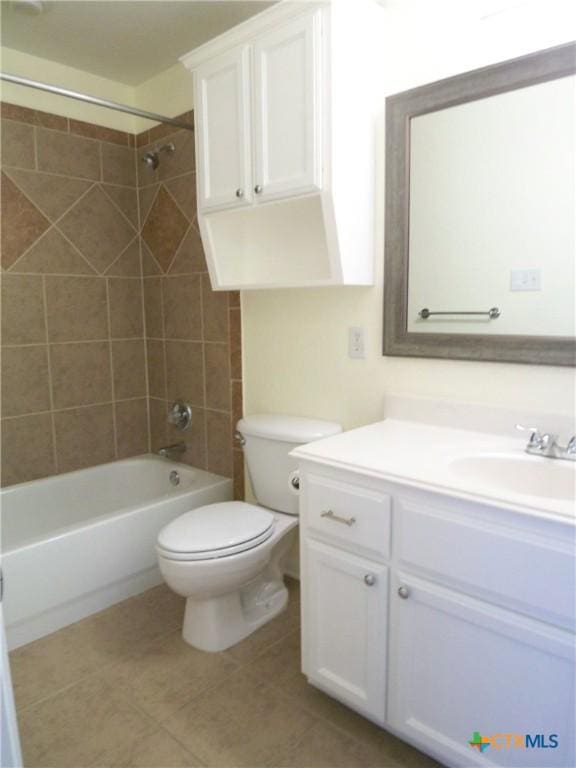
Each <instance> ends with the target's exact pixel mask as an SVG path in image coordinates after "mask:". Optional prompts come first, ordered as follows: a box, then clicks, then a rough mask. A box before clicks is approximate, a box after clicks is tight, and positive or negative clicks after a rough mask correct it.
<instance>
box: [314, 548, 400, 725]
mask: <svg viewBox="0 0 576 768" xmlns="http://www.w3.org/2000/svg"><path fill="white" fill-rule="evenodd" d="M305 546H306V551H305V561H306V579H307V584H308V588H307V591H306V592H307V598H306V613H305V615H306V619H305V624H306V628H305V635H304V637H305V640H304V658H305V659H306V663H305V670H304V671H305V672H306V674H307V676H308V679H309V680H310V682H312V683H314V684H315V685H317V686H318V687H320V688H322V689H323V690H325V691H326V692H327V693H330V694H332V695H333V696H335V697H336V698H338V699H340V700H341V701H343V702H345V703H348V704H350V705H352V706H353V707H354V708H355V709H357V710H358V711H359V712H362V713H364V714H366V715H367V716H369V717H371V718H372V719H373V720H375V721H376V722H378V723H382V724H383V723H384V715H385V711H384V708H385V700H384V697H383V696H382V691H383V689H384V686H385V684H386V624H387V613H388V610H387V608H388V568H387V567H386V566H385V565H382V564H381V563H374V562H371V561H370V560H366V559H365V558H360V557H356V556H355V555H352V554H350V553H348V552H343V551H342V550H339V549H335V548H334V547H329V546H326V545H325V544H322V543H321V542H317V541H314V540H310V541H308V542H307V543H306V545H305Z"/></svg>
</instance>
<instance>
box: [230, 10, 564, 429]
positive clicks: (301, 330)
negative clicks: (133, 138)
mask: <svg viewBox="0 0 576 768" xmlns="http://www.w3.org/2000/svg"><path fill="white" fill-rule="evenodd" d="M415 5H416V6H418V4H415ZM428 5H431V4H428ZM461 5H463V4H461ZM466 5H468V4H466ZM419 6H420V8H419V10H418V16H410V15H408V14H402V13H401V12H400V11H399V10H393V11H390V12H389V13H388V20H387V30H388V34H387V37H386V39H384V40H383V41H382V45H383V51H384V52H385V61H384V62H383V63H382V65H381V67H382V73H383V76H382V96H383V98H384V96H385V95H386V94H387V93H393V92H397V91H400V90H404V89H406V88H410V87H413V86H415V85H420V84H422V83H425V82H431V81H433V80H436V79H439V78H441V77H447V76H450V75H453V74H456V73H458V72H460V71H465V70H468V69H473V68H475V67H479V66H482V65H486V64H490V63H494V62H496V61H499V60H504V59H506V58H512V57H514V56H520V55H522V54H524V53H527V52H529V51H531V50H538V49H542V48H546V47H549V46H552V45H555V44H560V43H562V42H566V41H567V40H569V39H570V38H569V34H570V32H569V27H568V26H567V24H566V20H565V19H564V20H563V18H562V17H561V16H560V15H556V16H554V14H552V13H548V14H547V15H546V9H545V8H544V9H543V11H542V13H543V15H538V14H535V12H533V11H526V13H527V14H529V15H527V16H526V17H525V18H524V17H520V16H518V15H514V14H513V13H512V12H509V13H504V14H500V15H499V16H494V17H493V18H491V19H490V20H487V21H483V22H479V21H475V20H471V19H470V18H469V17H465V18H461V19H458V18H451V19H450V22H451V23H450V24H448V23H447V21H446V19H442V18H440V17H437V16H435V15H434V13H435V12H436V11H435V10H432V9H431V10H430V11H429V14H430V15H429V16H428V17H427V15H426V14H427V11H426V4H422V3H421V4H419ZM434 6H435V9H436V10H437V8H436V4H434ZM462 12H463V10H462ZM555 22H557V24H556V23H555ZM566 30H568V31H566ZM382 125H383V124H382V123H381V125H380V127H379V129H378V135H377V144H378V147H379V149H380V158H379V164H378V168H377V178H378V197H377V202H376V210H377V213H378V223H377V226H378V243H377V252H376V256H375V258H376V263H377V267H378V274H377V281H376V285H375V286H374V287H373V288H341V289H324V290H284V291H262V292H257V291H252V292H245V293H243V295H242V307H243V322H244V376H245V408H246V412H247V413H256V412H261V411H263V412H266V411H268V412H285V413H292V414H302V415H306V416H317V417H324V418H329V419H336V420H338V421H341V422H342V424H343V425H344V427H345V428H350V427H354V426H358V425H361V424H365V423H369V422H372V421H375V420H378V419H380V418H381V416H382V407H383V396H384V394H385V393H386V392H405V393H411V394H417V395H423V396H438V397H444V398H454V399H459V400H464V401H476V402H482V403H489V404H491V403H493V404H499V405H500V404H502V405H515V406H518V407H526V408H529V409H532V408H533V409H548V410H550V409H555V410H565V411H571V410H573V408H574V374H573V371H572V370H571V369H562V368H553V367H537V366H527V365H507V364H496V363H476V362H464V361H442V360H426V359H417V358H413V359H408V358H405V359H402V358H393V357H382V355H381V351H380V350H381V344H382V284H383V212H384V196H383V194H384V188H383V178H384V176H383V174H384V159H383V157H382V154H383V145H384V132H383V127H382ZM350 326H363V327H364V328H365V330H366V359H365V360H351V359H349V358H348V356H347V333H348V328H349V327H350ZM511 428H512V425H511Z"/></svg>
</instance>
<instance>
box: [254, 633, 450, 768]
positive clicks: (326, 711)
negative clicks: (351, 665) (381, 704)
mask: <svg viewBox="0 0 576 768" xmlns="http://www.w3.org/2000/svg"><path fill="white" fill-rule="evenodd" d="M245 669H246V671H247V672H248V673H249V674H253V675H255V676H256V677H257V678H258V679H260V680H262V681H267V683H268V684H269V685H271V686H272V687H274V688H275V689H277V690H278V691H279V692H280V693H282V694H283V695H284V696H286V697H288V699H289V700H290V701H293V702H295V703H296V702H297V703H298V705H299V706H301V707H302V708H304V709H305V710H306V711H307V712H309V713H310V715H311V716H314V717H316V718H319V719H322V720H324V721H327V722H329V723H330V724H331V725H333V726H334V727H336V728H338V729H340V730H342V731H345V732H346V734H347V735H348V736H350V737H352V738H353V739H355V740H356V741H358V742H361V743H362V744H365V745H366V746H367V747H370V748H371V749H372V750H373V751H374V752H375V753H376V754H377V755H378V758H379V759H380V760H381V761H383V762H382V765H388V764H390V765H394V764H395V762H394V761H396V762H397V763H398V764H399V765H401V766H403V767H405V768H434V766H437V765H438V763H436V762H435V761H434V760H432V759H431V758H429V757H427V756H426V755H423V754H422V753H421V752H419V751H418V750H416V749H414V748H413V747H411V746H409V745H408V744H406V743H405V742H403V741H401V740H400V739H397V738H396V737H395V736H392V735H391V734H390V733H388V732H387V731H385V730H384V729H383V728H380V727H379V726H377V725H375V724H374V723H372V722H370V720H367V719H366V718H365V717H362V716H361V715H359V714H357V713H356V712H354V711H353V710H351V709H349V708H348V707H345V706H344V705H343V704H340V702H338V701H336V699H333V698H331V697H330V696H327V695H326V694H324V693H322V691H320V690H318V689H317V688H315V687H314V686H312V685H310V684H309V683H308V681H307V679H306V677H305V675H303V674H302V672H301V655H300V633H299V632H298V631H296V632H292V633H291V634H290V635H288V636H287V637H285V638H284V639H282V640H280V641H279V642H278V643H276V644H275V645H273V646H272V647H270V648H268V649H267V650H266V651H264V652H263V653H262V654H261V655H260V656H258V657H257V658H255V659H254V660H253V661H252V663H251V664H249V665H248V666H247V667H246V668H245Z"/></svg>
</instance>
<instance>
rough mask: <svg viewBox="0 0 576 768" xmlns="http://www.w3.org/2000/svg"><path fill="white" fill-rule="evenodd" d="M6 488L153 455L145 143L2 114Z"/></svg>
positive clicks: (18, 112) (48, 118) (23, 113)
mask: <svg viewBox="0 0 576 768" xmlns="http://www.w3.org/2000/svg"><path fill="white" fill-rule="evenodd" d="M2 118H3V119H2V158H1V159H2V188H1V195H2V255H1V266H2V276H1V281H2V317H1V319H2V322H1V338H2V464H1V469H2V472H1V476H2V483H3V484H5V485H8V484H12V483H18V482H23V481H26V480H32V479H35V478H38V477H44V476H47V475H52V474H55V473H59V472H67V471H70V470H74V469H79V468H81V467H86V466H91V465H94V464H99V463H102V462H106V461H112V460H114V459H117V458H124V457H127V456H131V455H135V454H138V453H142V452H145V451H147V450H148V445H149V432H148V413H147V394H148V393H147V381H146V365H145V342H144V318H143V299H142V297H143V293H142V277H141V275H142V272H141V264H140V248H139V238H138V230H139V219H138V200H137V190H136V184H137V171H136V152H135V140H134V137H133V136H130V135H129V134H126V133H121V132H119V131H115V130H112V129H108V128H102V127H99V126H95V125H92V124H89V123H81V122H78V121H75V120H68V119H67V118H64V117H60V116H56V115H50V114H47V113H43V112H39V111H35V110H30V109H26V108H23V107H15V106H12V105H7V104H5V105H3V106H2Z"/></svg>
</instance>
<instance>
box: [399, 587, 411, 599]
mask: <svg viewBox="0 0 576 768" xmlns="http://www.w3.org/2000/svg"><path fill="white" fill-rule="evenodd" d="M398 596H399V597H401V598H402V600H407V599H408V598H409V597H410V590H409V589H408V587H398Z"/></svg>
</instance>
